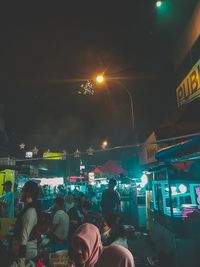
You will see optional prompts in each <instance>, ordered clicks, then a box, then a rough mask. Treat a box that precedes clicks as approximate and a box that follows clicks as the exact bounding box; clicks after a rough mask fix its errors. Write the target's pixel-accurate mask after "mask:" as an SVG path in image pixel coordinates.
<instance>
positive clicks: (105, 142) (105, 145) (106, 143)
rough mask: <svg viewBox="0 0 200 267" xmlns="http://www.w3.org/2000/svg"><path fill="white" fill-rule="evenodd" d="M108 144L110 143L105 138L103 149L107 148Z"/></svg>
mask: <svg viewBox="0 0 200 267" xmlns="http://www.w3.org/2000/svg"><path fill="white" fill-rule="evenodd" d="M107 145H108V142H107V141H106V140H105V141H103V142H102V144H101V147H102V148H103V149H106V147H107Z"/></svg>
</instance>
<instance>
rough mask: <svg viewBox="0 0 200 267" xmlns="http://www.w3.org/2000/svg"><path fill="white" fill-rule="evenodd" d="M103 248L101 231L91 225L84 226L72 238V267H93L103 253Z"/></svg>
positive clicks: (85, 224)
mask: <svg viewBox="0 0 200 267" xmlns="http://www.w3.org/2000/svg"><path fill="white" fill-rule="evenodd" d="M102 248H103V246H102V243H101V236H100V233H99V229H98V228H97V227H96V226H95V225H93V224H90V223H84V224H82V225H81V226H79V228H78V229H77V230H76V232H75V233H74V236H73V238H72V251H73V259H74V264H73V265H72V267H93V266H94V265H95V263H96V262H97V261H98V258H99V257H100V255H101V253H102Z"/></svg>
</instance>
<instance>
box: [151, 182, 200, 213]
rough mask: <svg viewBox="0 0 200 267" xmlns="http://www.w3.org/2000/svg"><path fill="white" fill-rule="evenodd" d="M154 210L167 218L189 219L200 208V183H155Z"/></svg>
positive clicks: (153, 184)
mask: <svg viewBox="0 0 200 267" xmlns="http://www.w3.org/2000/svg"><path fill="white" fill-rule="evenodd" d="M152 191H153V208H154V210H155V211H157V212H159V213H162V214H164V215H166V216H170V217H176V218H187V217H188V216H189V215H190V214H191V213H192V212H193V211H195V210H198V209H199V208H200V205H199V203H200V182H199V183H192V182H191V181H186V180H184V181H182V180H173V181H171V182H170V183H169V181H168V180H162V181H153V183H152Z"/></svg>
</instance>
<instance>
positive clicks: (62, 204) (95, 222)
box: [0, 179, 134, 267]
mask: <svg viewBox="0 0 200 267" xmlns="http://www.w3.org/2000/svg"><path fill="white" fill-rule="evenodd" d="M116 184H117V182H116V180H115V179H110V181H109V184H108V188H107V189H106V190H105V191H104V192H103V194H102V198H101V202H100V205H99V206H98V205H97V203H96V201H95V198H94V201H93V197H94V194H93V193H92V192H89V194H88V195H85V194H83V193H82V192H80V191H79V192H76V191H75V192H68V194H67V195H66V196H57V197H56V199H55V200H54V204H53V205H52V206H51V207H50V208H49V209H48V210H45V211H44V210H42V208H41V205H40V203H39V202H38V194H39V186H38V184H37V183H35V182H33V181H28V182H26V183H25V185H24V186H23V189H22V192H21V202H23V203H24V205H23V209H22V210H21V211H20V213H19V214H18V215H17V219H16V222H15V225H14V228H13V231H12V235H11V236H10V240H9V241H8V242H7V246H6V247H5V246H4V244H3V242H1V245H0V253H1V256H2V257H1V258H2V260H4V261H5V263H4V266H5V267H6V266H12V264H13V262H14V263H15V264H17V265H15V266H20V267H21V266H26V262H27V261H29V260H31V261H33V262H38V260H39V259H41V258H42V257H43V256H42V255H43V254H42V248H43V249H45V248H48V250H49V251H50V252H55V251H56V250H65V249H67V250H68V254H69V257H70V259H71V266H73V267H94V266H95V267H100V266H102V267H104V266H105V267H110V266H116V267H117V266H121V267H123V266H124V267H133V266H134V260H133V256H132V254H131V253H130V252H129V250H128V244H127V237H126V231H125V229H124V227H123V224H122V220H121V218H120V196H119V193H118V192H117V191H116V190H115V187H116ZM5 186H7V187H9V189H10V188H11V186H12V184H9V185H8V184H6V185H5ZM8 191H9V190H7V192H6V194H7V193H8ZM77 191H78V190H77ZM9 192H10V191H9ZM1 202H2V203H4V204H2V206H3V207H6V209H7V212H8V211H9V203H8V201H7V202H6V201H5V200H3V198H2V199H1ZM12 212H14V211H12ZM44 237H45V239H44ZM44 240H46V241H47V242H44ZM6 255H9V257H7V256H6ZM3 256H4V257H3Z"/></svg>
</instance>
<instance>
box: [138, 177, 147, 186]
mask: <svg viewBox="0 0 200 267" xmlns="http://www.w3.org/2000/svg"><path fill="white" fill-rule="evenodd" d="M147 183H148V176H147V175H146V174H143V175H142V177H141V183H140V186H141V187H144V186H145V185H146V184H147Z"/></svg>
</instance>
